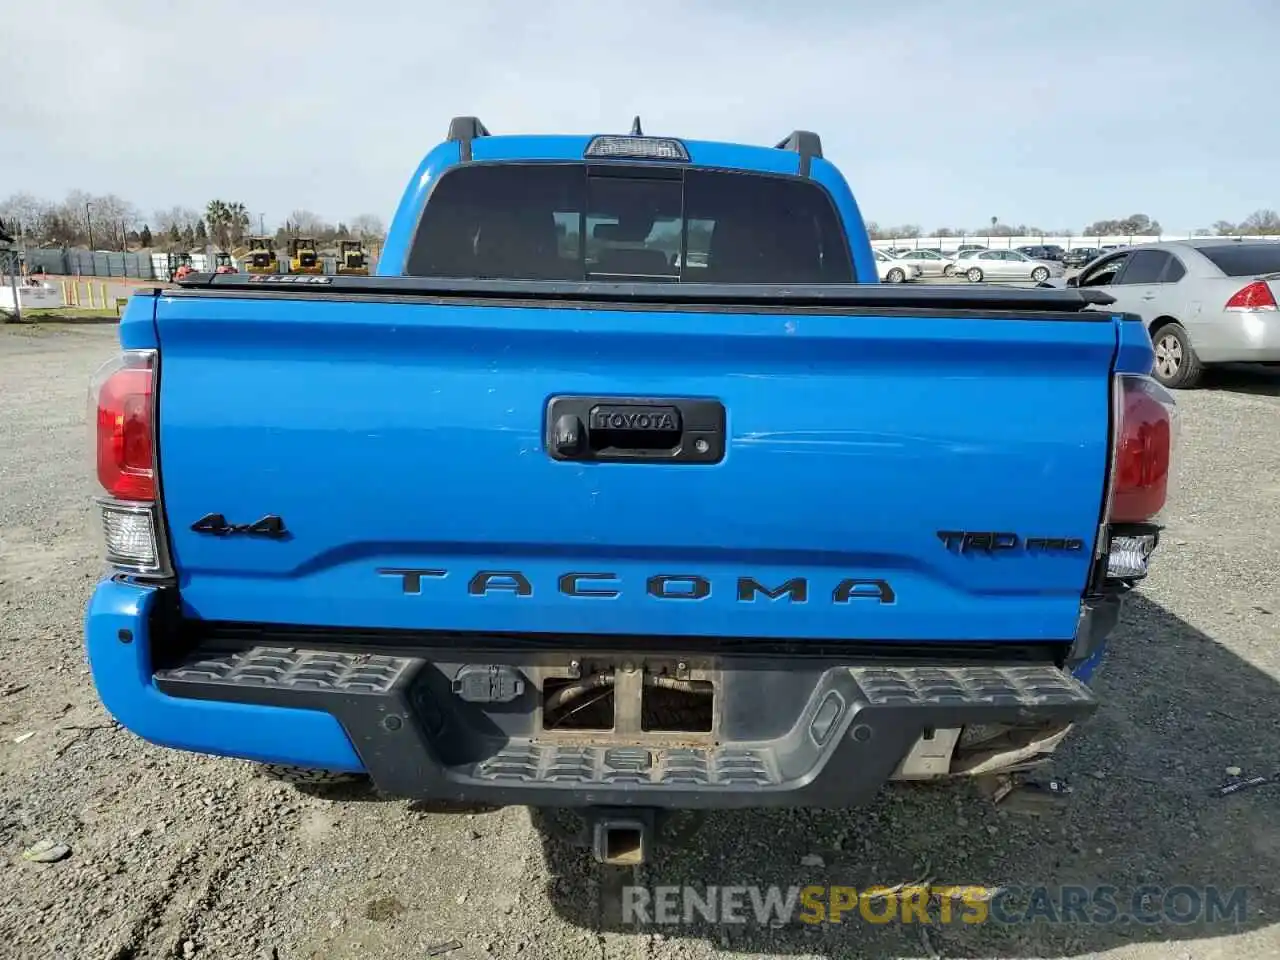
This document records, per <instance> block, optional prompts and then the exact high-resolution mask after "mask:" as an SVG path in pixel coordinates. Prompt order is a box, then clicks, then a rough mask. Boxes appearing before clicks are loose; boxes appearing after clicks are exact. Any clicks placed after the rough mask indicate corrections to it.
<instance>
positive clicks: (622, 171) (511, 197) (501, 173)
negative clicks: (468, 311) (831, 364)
mask: <svg viewBox="0 0 1280 960" xmlns="http://www.w3.org/2000/svg"><path fill="white" fill-rule="evenodd" d="M597 170H599V173H597V172H596V171H597ZM405 272H406V273H407V274H408V275H409V276H415V277H477V278H483V279H501V280H619V279H621V280H641V281H669V282H681V281H683V282H693V283H760V284H775V283H846V282H850V281H852V280H853V279H854V275H853V265H852V262H851V258H850V255H849V248H848V245H847V243H846V242H845V236H844V231H843V230H842V229H841V226H840V221H839V218H838V217H837V215H836V211H835V207H834V206H833V205H832V203H831V200H830V198H829V197H828V195H827V193H826V191H825V190H823V189H822V187H820V186H818V185H817V184H815V183H813V182H811V181H807V180H799V179H795V178H790V177H774V176H764V175H759V174H749V173H731V172H727V171H711V170H694V169H680V168H652V167H651V168H648V169H646V168H644V167H623V166H615V165H609V166H601V167H599V168H590V169H589V168H588V167H587V165H586V164H531V163H503V164H475V165H468V166H462V167H457V168H455V169H453V170H450V171H449V172H448V173H446V174H444V175H443V176H442V177H441V178H440V181H439V182H438V183H437V184H436V186H435V188H434V189H433V190H432V192H431V196H430V199H429V200H428V202H427V206H426V209H425V211H424V213H423V216H422V221H421V223H420V224H419V227H418V231H417V235H416V236H415V238H414V242H413V246H412V247H411V248H410V252H409V259H408V263H407V264H406V270H405Z"/></svg>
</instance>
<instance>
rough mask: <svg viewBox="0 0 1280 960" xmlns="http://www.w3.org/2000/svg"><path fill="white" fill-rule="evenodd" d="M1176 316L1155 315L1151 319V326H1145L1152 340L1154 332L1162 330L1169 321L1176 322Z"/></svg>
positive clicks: (1154, 336) (1154, 335)
mask: <svg viewBox="0 0 1280 960" xmlns="http://www.w3.org/2000/svg"><path fill="white" fill-rule="evenodd" d="M1177 322H1178V320H1177V318H1176V317H1156V318H1155V319H1154V320H1152V321H1151V326H1149V327H1147V331H1148V332H1149V333H1150V334H1151V339H1152V341H1154V340H1155V338H1156V334H1157V333H1159V332H1160V331H1161V330H1163V329H1164V328H1165V327H1167V326H1168V325H1169V324H1171V323H1177Z"/></svg>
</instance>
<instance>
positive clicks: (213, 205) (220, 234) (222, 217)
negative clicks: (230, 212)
mask: <svg viewBox="0 0 1280 960" xmlns="http://www.w3.org/2000/svg"><path fill="white" fill-rule="evenodd" d="M204 218H205V220H207V221H208V223H209V232H210V233H211V234H213V240H214V243H216V244H217V245H218V246H220V247H222V249H224V250H225V249H226V247H227V233H226V228H227V205H226V204H225V203H223V202H222V201H221V200H210V201H209V205H208V206H207V207H205V210H204Z"/></svg>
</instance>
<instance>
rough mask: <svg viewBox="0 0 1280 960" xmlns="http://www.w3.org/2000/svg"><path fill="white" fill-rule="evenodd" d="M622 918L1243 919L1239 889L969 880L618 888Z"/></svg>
mask: <svg viewBox="0 0 1280 960" xmlns="http://www.w3.org/2000/svg"><path fill="white" fill-rule="evenodd" d="M621 907H622V921H623V923H631V924H637V925H650V924H661V925H668V924H695V923H713V924H721V923H729V924H743V923H753V922H754V923H757V924H759V925H761V926H774V927H777V926H785V925H788V924H793V923H807V924H826V923H872V924H890V923H906V924H910V923H920V924H957V923H959V924H986V923H996V924H1002V925H1014V924H1028V923H1051V924H1056V923H1066V924H1115V923H1138V924H1144V925H1159V924H1175V925H1184V924H1192V923H1201V922H1204V923H1224V922H1225V923H1243V922H1244V920H1245V917H1246V914H1247V892H1246V890H1245V888H1244V887H1234V888H1229V889H1228V888H1219V887H1193V886H1186V885H1184V886H1170V887H1160V886H1141V887H1135V888H1132V889H1126V890H1122V889H1121V888H1119V887H1112V886H1097V887H1083V886H1056V887H1050V886H1025V887H1017V886H1010V887H982V886H974V885H945V884H930V885H908V886H897V887H863V888H861V889H859V888H857V887H847V886H823V885H816V884H814V885H810V886H804V887H800V886H792V887H776V886H723V887H715V886H709V887H676V886H669V887H664V886H660V887H652V888H650V887H640V886H628V887H623V888H622V904H621Z"/></svg>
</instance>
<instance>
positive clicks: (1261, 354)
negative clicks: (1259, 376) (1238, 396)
mask: <svg viewBox="0 0 1280 960" xmlns="http://www.w3.org/2000/svg"><path fill="white" fill-rule="evenodd" d="M1190 333H1191V341H1192V345H1193V346H1194V347H1195V350H1196V353H1197V354H1199V356H1200V359H1201V360H1204V361H1206V362H1208V363H1273V362H1276V361H1280V312H1276V311H1274V310H1251V311H1240V312H1235V311H1225V310H1224V311H1222V312H1221V313H1217V314H1212V315H1208V314H1206V315H1205V316H1204V317H1202V318H1199V319H1198V320H1197V321H1195V322H1193V324H1192V326H1191V328H1190Z"/></svg>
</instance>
